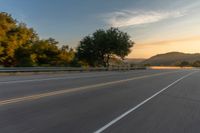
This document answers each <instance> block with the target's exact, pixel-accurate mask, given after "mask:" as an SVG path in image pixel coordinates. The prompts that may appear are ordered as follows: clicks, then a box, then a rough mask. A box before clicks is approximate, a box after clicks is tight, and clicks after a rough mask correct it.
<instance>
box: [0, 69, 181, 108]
mask: <svg viewBox="0 0 200 133" xmlns="http://www.w3.org/2000/svg"><path fill="white" fill-rule="evenodd" d="M175 72H178V71H175ZM175 72H163V73H157V74H151V75H144V76H140V77H133V78H129V79H123V80H117V81H111V82H107V83H99V84H95V85H88V86H83V87H78V88H71V89H65V90H59V91H52V92H47V93H42V94H34V95H29V96H24V97H19V98H12V99H7V100H2V101H0V106H3V105H7V104H12V103H17V102H22V101H28V100H36V99H41V98H45V97H50V96H55V95H61V94H66V93H70V92H77V91H82V90H87V89H91V88H97V87H103V86H108V85H113V84H118V83H124V82H128V81H132V80H138V79H144V78H149V77H155V76H161V75H166V74H170V73H175Z"/></svg>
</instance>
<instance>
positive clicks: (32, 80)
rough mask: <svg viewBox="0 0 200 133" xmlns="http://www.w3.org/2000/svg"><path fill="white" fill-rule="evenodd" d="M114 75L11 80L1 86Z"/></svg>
mask: <svg viewBox="0 0 200 133" xmlns="http://www.w3.org/2000/svg"><path fill="white" fill-rule="evenodd" d="M109 75H112V74H102V75H96V76H94V75H91V76H74V77H56V78H45V79H42V78H41V79H27V80H10V81H0V84H13V83H26V82H40V81H49V80H61V79H76V78H93V77H103V76H109Z"/></svg>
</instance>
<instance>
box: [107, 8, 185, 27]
mask: <svg viewBox="0 0 200 133" xmlns="http://www.w3.org/2000/svg"><path fill="white" fill-rule="evenodd" d="M184 15H185V11H131V10H123V11H118V12H113V13H108V14H106V15H105V16H104V20H105V21H106V23H107V24H109V25H110V26H113V27H127V26H134V25H141V24H149V23H155V22H158V21H161V20H164V19H169V18H177V17H181V16H184Z"/></svg>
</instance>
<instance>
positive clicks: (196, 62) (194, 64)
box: [192, 61, 200, 67]
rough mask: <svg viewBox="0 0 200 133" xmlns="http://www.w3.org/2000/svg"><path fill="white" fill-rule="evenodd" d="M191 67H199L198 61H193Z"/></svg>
mask: <svg viewBox="0 0 200 133" xmlns="http://www.w3.org/2000/svg"><path fill="white" fill-rule="evenodd" d="M192 66H193V67H200V61H195V62H194V63H193V64H192Z"/></svg>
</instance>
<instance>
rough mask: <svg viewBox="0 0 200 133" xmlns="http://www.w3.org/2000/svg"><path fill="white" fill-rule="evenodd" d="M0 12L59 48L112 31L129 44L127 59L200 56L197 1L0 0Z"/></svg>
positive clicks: (198, 8) (199, 24)
mask: <svg viewBox="0 0 200 133" xmlns="http://www.w3.org/2000/svg"><path fill="white" fill-rule="evenodd" d="M0 11H1V12H2V11H3V12H8V13H10V14H11V15H12V16H13V17H14V18H15V19H17V20H18V21H19V22H24V23H26V24H27V25H28V26H29V27H33V28H34V29H35V30H36V31H37V33H38V34H39V36H40V37H41V38H42V39H46V38H49V37H53V38H55V39H56V40H58V41H59V42H60V45H63V44H67V45H69V46H71V47H76V46H77V45H78V44H79V41H80V40H81V39H82V38H83V37H84V36H86V35H89V34H92V33H93V32H94V31H95V30H96V29H108V28H109V27H117V28H119V29H120V30H122V31H124V32H127V33H128V34H129V35H130V36H131V39H132V40H133V41H134V42H135V45H134V47H133V48H132V52H131V53H130V54H129V55H128V58H149V57H151V56H153V55H156V54H161V53H166V52H172V51H177V52H185V53H200V13H199V12H200V0H98V1H97V0H0Z"/></svg>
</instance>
